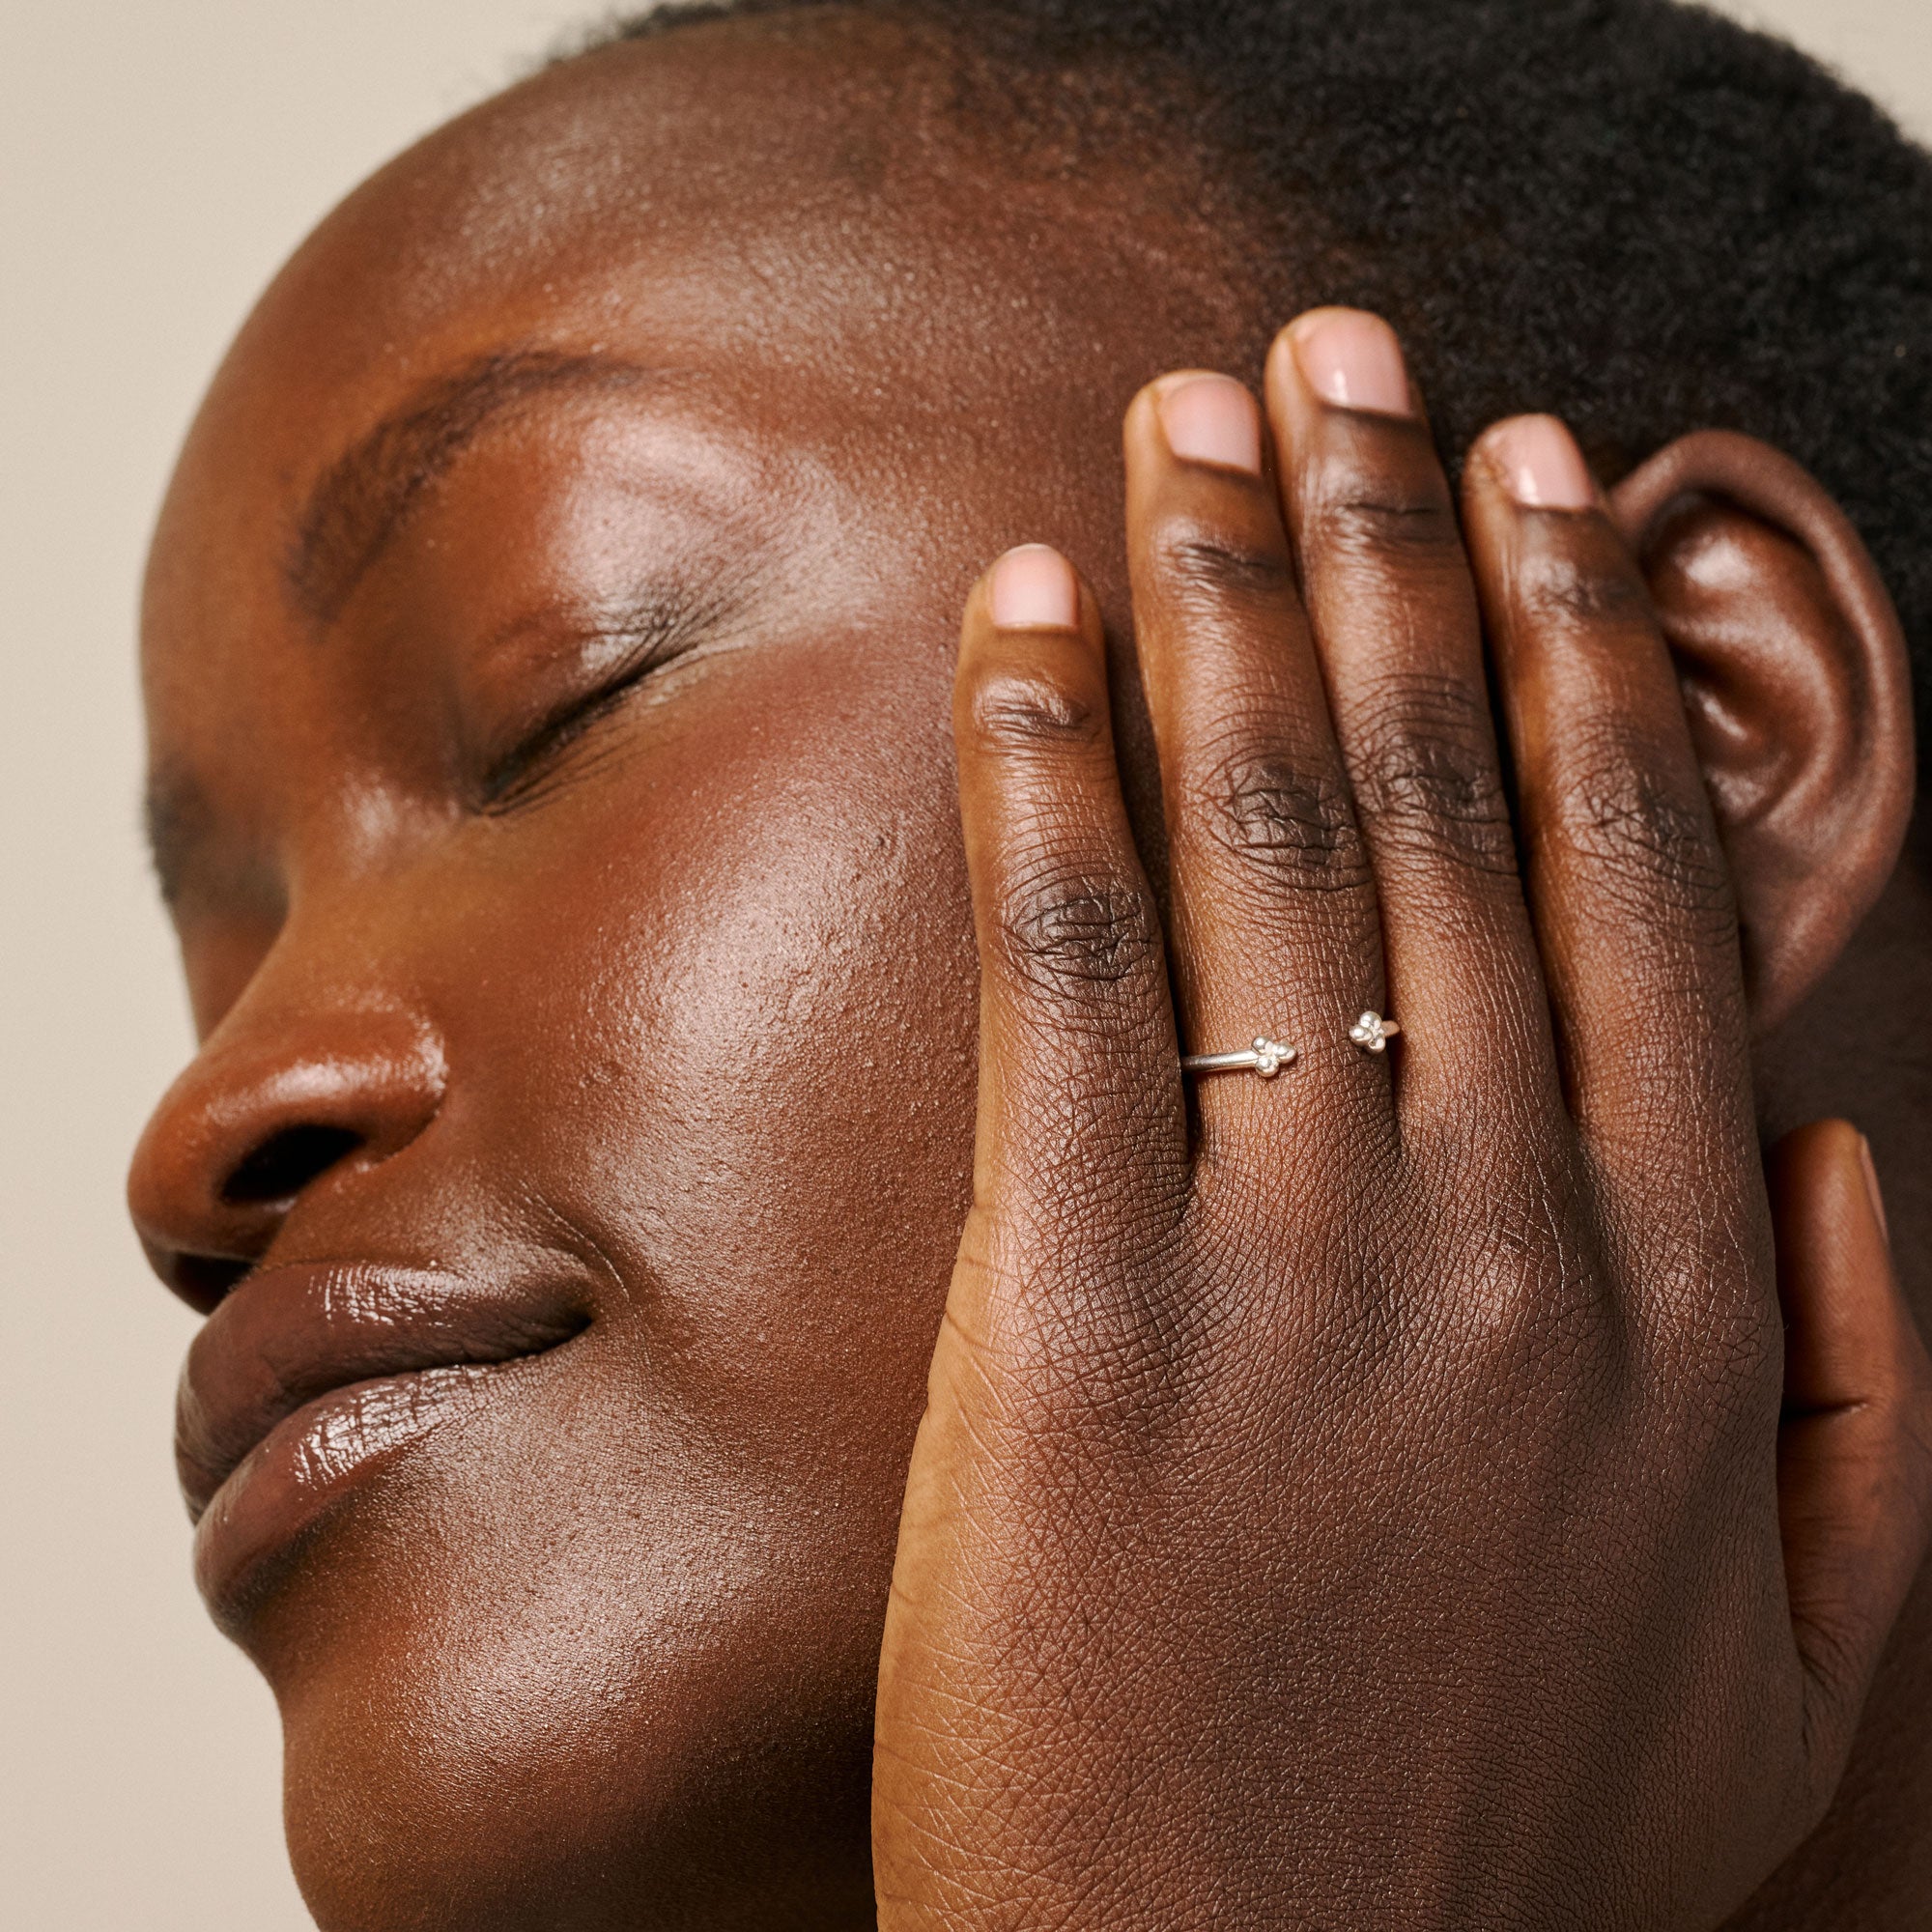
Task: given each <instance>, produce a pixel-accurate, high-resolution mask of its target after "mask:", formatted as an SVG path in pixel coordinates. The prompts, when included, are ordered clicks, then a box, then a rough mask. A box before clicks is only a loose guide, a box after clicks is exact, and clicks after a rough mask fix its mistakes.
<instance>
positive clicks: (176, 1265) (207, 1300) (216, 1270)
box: [161, 1255, 255, 1315]
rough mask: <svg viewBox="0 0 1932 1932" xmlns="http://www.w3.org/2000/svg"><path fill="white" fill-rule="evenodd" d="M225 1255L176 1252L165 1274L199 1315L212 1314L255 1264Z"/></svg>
mask: <svg viewBox="0 0 1932 1932" xmlns="http://www.w3.org/2000/svg"><path fill="white" fill-rule="evenodd" d="M254 1265H255V1264H254V1263H253V1262H241V1261H233V1260H230V1259H229V1258H228V1257H227V1256H225V1255H173V1256H170V1257H169V1259H168V1262H167V1264H166V1266H165V1267H163V1268H162V1269H161V1274H162V1276H163V1278H164V1279H165V1280H166V1282H167V1285H168V1286H169V1287H170V1288H171V1289H173V1290H174V1292H175V1293H177V1294H178V1295H180V1296H181V1298H182V1299H183V1300H184V1301H185V1302H186V1303H187V1305H188V1306H189V1307H190V1308H192V1309H193V1310H194V1311H195V1313H196V1314H198V1315H212V1314H213V1312H214V1310H215V1309H216V1308H217V1307H218V1306H219V1305H220V1303H221V1301H222V1299H223V1298H224V1297H225V1296H226V1295H227V1293H228V1291H229V1290H230V1289H231V1288H233V1287H234V1286H235V1284H236V1283H237V1282H238V1281H240V1280H241V1277H242V1276H243V1275H244V1274H246V1273H247V1272H248V1270H249V1269H250V1268H252V1267H253V1266H254Z"/></svg>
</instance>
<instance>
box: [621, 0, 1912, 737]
mask: <svg viewBox="0 0 1932 1932" xmlns="http://www.w3.org/2000/svg"><path fill="white" fill-rule="evenodd" d="M839 4H840V6H842V8H843V9H844V10H845V11H849V12H856V13H871V14H888V15H893V16H896V17H899V18H904V19H908V20H912V21H916V22H919V23H922V24H924V25H928V26H930V27H933V28H936V29H938V30H940V31H941V32H942V33H943V34H944V35H946V36H947V37H948V38H949V39H950V40H951V41H952V43H955V44H956V45H957V46H958V47H960V48H961V49H962V51H963V52H964V53H966V54H969V55H970V56H971V57H972V58H973V59H974V60H975V61H978V62H980V63H981V64H982V65H983V64H985V63H991V64H992V65H993V66H994V67H995V68H996V69H999V70H1003V71H1007V72H1009V73H1011V74H1013V75H1015V76H1019V77H1022V78H1024V77H1027V76H1029V75H1031V76H1034V77H1037V78H1040V79H1046V80H1051V81H1053V82H1054V83H1055V86H1054V90H1053V97H1052V98H1053V99H1055V100H1056V102H1059V103H1065V102H1066V101H1069V100H1070V101H1072V102H1073V103H1074V108H1073V111H1075V112H1077V111H1078V102H1079V100H1080V99H1081V92H1080V83H1081V79H1082V76H1083V75H1084V74H1093V73H1096V72H1100V71H1105V72H1107V73H1109V74H1111V75H1113V76H1116V77H1118V76H1119V75H1120V74H1122V73H1125V74H1126V75H1127V76H1129V79H1130V82H1131V87H1130V92H1131V93H1132V94H1133V96H1134V97H1135V98H1136V99H1138V100H1139V101H1140V102H1141V104H1142V113H1141V115H1140V116H1139V117H1138V125H1137V117H1136V116H1135V115H1133V114H1128V115H1125V116H1122V115H1121V114H1120V113H1119V112H1118V111H1110V112H1109V113H1107V114H1105V115H1095V117H1094V127H1093V128H1092V129H1091V130H1090V132H1089V135H1088V136H1087V139H1088V141H1089V144H1090V145H1089V152H1094V145H1093V144H1098V146H1099V147H1100V148H1102V149H1104V148H1105V147H1106V146H1107V145H1108V144H1110V143H1118V144H1121V146H1122V150H1123V154H1124V156H1125V158H1128V159H1130V160H1131V159H1133V158H1134V156H1135V153H1138V154H1139V155H1140V156H1142V158H1143V163H1144V164H1145V157H1146V156H1148V155H1149V154H1151V153H1156V152H1157V150H1156V149H1154V148H1153V146H1152V143H1151V139H1150V136H1151V134H1152V133H1153V132H1154V131H1156V130H1158V132H1159V133H1160V134H1161V135H1162V137H1163V138H1166V139H1172V138H1174V137H1175V136H1176V135H1177V134H1179V135H1180V136H1181V137H1183V138H1185V139H1187V140H1188V141H1189V142H1190V143H1191V144H1192V147H1193V150H1194V152H1195V153H1196V154H1197V155H1198V156H1201V157H1202V159H1203V160H1204V161H1205V163H1206V165H1207V168H1208V172H1209V176H1210V178H1211V179H1213V180H1214V181H1216V182H1217V183H1220V184H1224V185H1225V186H1226V189H1227V192H1228V193H1229V195H1230V196H1231V198H1232V200H1233V202H1234V204H1235V205H1236V207H1237V208H1238V209H1239V210H1240V211H1241V212H1242V215H1243V219H1244V222H1245V223H1246V224H1248V225H1249V227H1250V233H1251V242H1252V256H1251V261H1252V268H1253V274H1254V284H1255V290H1256V298H1257V301H1258V302H1273V303H1275V304H1277V305H1278V306H1282V305H1286V304H1288V303H1293V305H1294V306H1295V307H1308V306H1313V305H1315V304H1317V303H1322V302H1342V303H1349V304H1352V305H1355V306H1359V307H1364V308H1372V309H1376V310H1378V311H1379V312H1380V313H1381V314H1383V315H1385V316H1387V317H1388V319H1389V320H1390V321H1391V322H1392V323H1393V324H1394V325H1395V326H1396V327H1398V328H1399V329H1400V330H1401V331H1402V334H1403V336H1404V339H1405V343H1406V348H1407V350H1408V353H1409V355H1410V359H1411V361H1412V363H1413V364H1414V366H1415V369H1416V372H1417V375H1418V377H1419V378H1420V381H1421V384H1422V388H1423V393H1424V394H1425V395H1426V396H1427V397H1428V398H1429V404H1430V411H1431V415H1432V419H1433V421H1434V423H1435V429H1436V433H1437V435H1438V437H1439V439H1440V440H1441V443H1442V446H1443V450H1444V454H1445V456H1447V457H1449V458H1450V459H1451V460H1452V463H1453V461H1454V459H1455V457H1456V455H1457V453H1458V452H1460V451H1461V450H1462V449H1463V448H1464V447H1466V445H1467V443H1468V442H1469V441H1470V440H1472V439H1473V437H1474V436H1475V435H1476V433H1477V432H1478V431H1479V430H1480V429H1481V428H1482V427H1483V426H1484V425H1485V424H1487V423H1489V422H1492V421H1493V420H1495V419H1496V418H1498V417H1500V416H1504V415H1512V414H1516V413H1519V412H1526V411H1550V412H1555V413H1557V414H1560V415H1562V416H1564V417H1565V418H1566V419H1567V420H1568V421H1569V423H1570V424H1571V426H1572V428H1573V429H1574V430H1575V431H1576V433H1577V438H1578V440H1580V441H1581V443H1582V445H1583V447H1584V449H1585V450H1586V452H1587V453H1588V454H1589V456H1590V458H1591V460H1592V463H1593V465H1594V466H1595V468H1596V469H1597V470H1598V472H1599V474H1600V475H1602V476H1603V477H1604V478H1605V480H1606V481H1613V480H1615V478H1616V477H1617V476H1619V475H1621V474H1623V473H1624V472H1626V471H1627V470H1628V469H1631V468H1633V467H1634V465H1635V464H1637V463H1638V462H1640V461H1641V460H1642V459H1643V458H1644V457H1645V456H1647V455H1648V454H1649V453H1650V452H1651V451H1653V450H1655V449H1657V448H1660V447H1662V445H1663V444H1664V443H1666V442H1669V441H1671V440H1673V439H1675V438H1676V437H1678V436H1680V435H1683V434H1684V433H1686V432H1687V431H1690V430H1692V429H1701V428H1724V429H1735V430H1742V431H1745V432H1747V434H1750V435H1753V436H1757V437H1761V438H1763V439H1764V440H1766V441H1768V442H1771V443H1773V444H1775V445H1776V446H1777V447H1778V448H1780V449H1782V450H1784V451H1786V452H1787V453H1788V454H1789V455H1791V456H1793V457H1795V458H1797V460H1798V461H1799V462H1801V463H1803V464H1804V466H1805V468H1806V469H1809V470H1810V471H1811V472H1812V473H1813V474H1814V475H1815V476H1816V477H1817V478H1818V479H1819V481H1820V482H1821V483H1823V484H1824V485H1825V486H1826V487H1827V488H1828V489H1829V490H1830V491H1832V493H1833V495H1834V496H1835V497H1837V499H1838V501H1839V502H1840V503H1841V504H1842V505H1843V506H1844V508H1845V510H1846V512H1847V513H1848V514H1849V515H1850V517H1851V519H1852V521H1853V522H1854V524H1855V525H1856V526H1858V528H1859V530H1860V532H1861V534H1862V536H1863V537H1864V540H1865V542H1866V544H1867V545H1868V546H1869V547H1870V549H1871V552H1872V554H1873V556H1874V559H1875V560H1876V562H1877V564H1878V567H1879V569H1880V571H1881V573H1882V574H1883V576H1884V578H1885V581H1886V582H1887V584H1888V586H1889V589H1890V591H1891V593H1892V596H1893V598H1894V599H1895V600H1896V603H1897V605H1898V609H1899V613H1900V616H1901V618H1902V619H1903V623H1904V628H1905V633H1906V637H1907V639H1908V641H1909V644H1910V648H1911V652H1912V659H1913V677H1914V689H1915V692H1916V695H1917V710H1918V724H1919V727H1920V732H1921V741H1922V742H1932V740H1925V739H1923V733H1924V732H1925V730H1926V729H1927V727H1928V725H1932V156H1928V155H1927V154H1926V153H1925V152H1924V151H1923V150H1922V149H1920V148H1919V147H1918V146H1917V145H1915V144H1914V143H1913V142H1912V141H1910V140H1909V139H1907V137H1906V136H1905V135H1904V134H1903V133H1902V132H1901V131H1900V130H1899V128H1897V127H1896V126H1895V125H1894V124H1893V123H1892V122H1891V121H1890V120H1889V119H1888V118H1887V116H1886V115H1885V114H1884V113H1883V112H1882V111H1881V110H1880V109H1879V108H1878V107H1877V106H1876V105H1874V104H1873V102H1872V101H1870V100H1869V99H1866V98H1865V97H1864V96H1862V95H1861V94H1858V93H1856V92H1854V91H1853V90H1851V89H1850V88H1848V87H1846V86H1844V85H1843V84H1841V83H1840V82H1839V81H1838V80H1836V79H1835V78H1833V76H1832V75H1831V74H1830V73H1829V72H1827V71H1825V70H1824V69H1823V68H1821V67H1820V66H1818V65H1817V64H1816V63H1815V62H1814V61H1812V60H1810V59H1808V58H1806V57H1805V56H1804V55H1803V54H1801V53H1799V52H1798V51H1797V50H1796V49H1795V48H1793V47H1791V46H1789V45H1787V44H1786V43H1783V42H1781V41H1777V40H1775V39H1772V38H1770V37H1768V36H1765V35H1762V34H1757V33H1753V32H1750V31H1748V30H1747V29H1746V28H1743V27H1740V26H1738V25H1736V24H1735V23H1734V22H1732V21H1729V20H1726V19H1724V18H1722V17H1720V16H1719V15H1718V14H1711V13H1708V12H1706V11H1705V10H1704V9H1702V8H1701V7H1694V6H1686V5H1679V4H1676V0H839ZM824 5H825V0H697V4H695V5H692V4H686V5H671V6H668V7H661V8H659V9H657V10H655V11H654V12H652V13H650V14H645V15H642V16H640V17H638V18H634V19H631V20H628V21H623V22H619V23H618V24H616V25H615V26H613V27H611V28H610V29H608V30H606V32H604V33H603V34H602V35H600V36H599V37H598V41H597V44H608V43H611V42H615V41H624V40H635V39H639V38H645V37H648V36H651V35H654V34H659V33H664V32H668V31H673V30H675V29H677V28H678V27H681V26H684V25H687V24H689V23H691V22H693V21H696V20H704V19H717V18H720V17H725V16H731V17H739V16H745V15H751V14H792V13H796V12H798V11H800V10H801V9H803V8H806V7H810V6H818V7H821V8H823V7H824ZM1100 98H1101V97H1100V95H1099V94H1097V93H1096V94H1095V96H1094V99H1100ZM1105 98H1106V99H1108V100H1109V102H1112V101H1114V100H1115V99H1117V95H1116V93H1115V92H1113V91H1108V92H1107V93H1106V96H1105ZM1060 111H1063V112H1065V111H1066V110H1065V106H1064V104H1063V106H1062V107H1061V109H1060ZM1128 144H1138V148H1137V149H1132V150H1130V149H1129V146H1128Z"/></svg>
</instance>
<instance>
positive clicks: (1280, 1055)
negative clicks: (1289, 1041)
mask: <svg viewBox="0 0 1932 1932" xmlns="http://www.w3.org/2000/svg"><path fill="white" fill-rule="evenodd" d="M1294 1059H1295V1052H1294V1048H1293V1047H1292V1046H1286V1045H1284V1044H1283V1043H1282V1042H1281V1041H1280V1040H1278V1039H1269V1038H1268V1037H1267V1036H1266V1035H1265V1034H1261V1035H1258V1036H1257V1037H1256V1039H1255V1043H1254V1045H1252V1046H1249V1047H1243V1048H1242V1049H1241V1050H1240V1051H1239V1052H1238V1053H1183V1054H1182V1055H1181V1056H1180V1070H1181V1072H1183V1073H1259V1074H1260V1075H1261V1077H1262V1078H1263V1079H1264V1080H1272V1079H1273V1078H1274V1076H1275V1075H1276V1074H1277V1073H1279V1072H1280V1071H1281V1069H1282V1068H1283V1067H1284V1066H1290V1065H1293V1063H1294Z"/></svg>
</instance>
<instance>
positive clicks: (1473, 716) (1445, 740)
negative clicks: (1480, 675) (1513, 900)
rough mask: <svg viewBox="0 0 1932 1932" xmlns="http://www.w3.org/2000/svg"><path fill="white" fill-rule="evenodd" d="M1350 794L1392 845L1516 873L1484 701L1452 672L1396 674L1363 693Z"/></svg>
mask: <svg viewBox="0 0 1932 1932" xmlns="http://www.w3.org/2000/svg"><path fill="white" fill-rule="evenodd" d="M1353 738H1354V743H1353V745H1352V746H1351V751H1350V770H1351V774H1352V776H1353V779H1354V789H1355V798H1356V801H1357V803H1358V805H1359V807H1360V809H1361V812H1362V815H1363V817H1364V818H1365V819H1368V820H1371V821H1373V822H1374V824H1375V827H1376V830H1377V832H1378V835H1379V836H1380V837H1381V838H1384V839H1387V840H1389V841H1391V842H1394V843H1396V844H1399V845H1402V846H1405V847H1408V848H1411V849H1415V850H1418V851H1422V852H1425V853H1428V854H1431V855H1435V856H1441V857H1445V858H1451V859H1455V860H1458V861H1460V862H1462V863H1463V864H1465V865H1467V866H1469V867H1473V868H1474V869H1476V870H1478V871H1481V872H1486V873H1494V874H1501V875H1505V876H1513V875H1514V873H1515V871H1516V835H1515V832H1514V830H1513V828H1512V826H1511V822H1510V811H1509V801H1508V799H1507V798H1506V796H1505V795H1504V792H1503V786H1502V773H1501V770H1500V768H1499V766H1498V764H1497V761H1496V757H1495V753H1494V751H1493V749H1492V736H1491V727H1490V720H1489V707H1488V704H1487V702H1486V701H1484V700H1483V699H1481V698H1479V697H1478V696H1476V695H1475V694H1474V693H1472V692H1470V691H1469V690H1468V689H1467V688H1466V687H1465V686H1463V685H1462V684H1460V683H1458V682H1456V681H1455V680H1453V679H1447V678H1443V679H1434V678H1430V679H1403V680H1400V681H1394V682H1390V683H1388V684H1386V685H1384V686H1383V687H1382V688H1381V689H1380V690H1379V691H1377V692H1374V693H1372V694H1370V696H1369V697H1368V699H1367V702H1366V703H1365V704H1364V706H1363V708H1362V712H1361V715H1360V717H1359V719H1358V721H1357V723H1356V726H1355V730H1354V733H1353Z"/></svg>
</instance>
